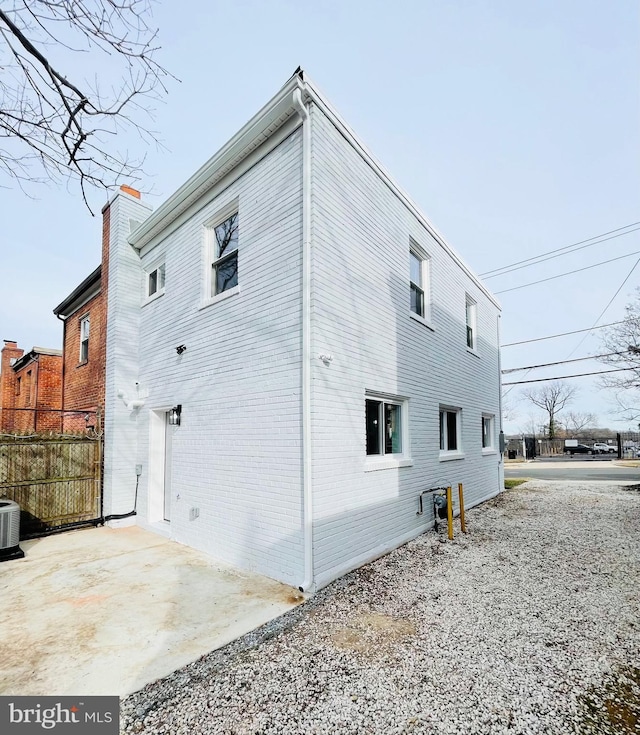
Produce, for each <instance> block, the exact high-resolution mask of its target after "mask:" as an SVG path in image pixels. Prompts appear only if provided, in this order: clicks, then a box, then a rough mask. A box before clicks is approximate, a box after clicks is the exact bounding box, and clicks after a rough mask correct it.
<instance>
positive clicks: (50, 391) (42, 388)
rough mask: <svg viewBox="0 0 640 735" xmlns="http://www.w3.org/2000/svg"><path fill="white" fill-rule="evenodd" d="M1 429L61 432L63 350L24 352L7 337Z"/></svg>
mask: <svg viewBox="0 0 640 735" xmlns="http://www.w3.org/2000/svg"><path fill="white" fill-rule="evenodd" d="M0 401H1V404H0V431H2V433H16V434H29V433H48V432H52V431H60V429H61V414H60V409H61V408H62V351H61V350H52V349H47V348H44V347H34V348H33V349H32V350H31V351H30V352H27V353H26V354H25V353H24V350H22V349H20V348H19V347H18V345H17V343H16V342H14V341H12V340H5V342H4V347H3V348H2V357H1V360H0Z"/></svg>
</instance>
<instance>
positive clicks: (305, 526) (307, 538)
mask: <svg viewBox="0 0 640 735" xmlns="http://www.w3.org/2000/svg"><path fill="white" fill-rule="evenodd" d="M293 104H294V106H295V109H296V111H297V112H298V114H299V115H300V117H301V118H302V467H303V469H302V506H303V507H302V533H303V538H304V580H303V581H302V583H301V584H300V586H299V589H300V591H301V592H308V591H309V590H311V591H313V485H312V477H311V469H312V464H311V122H310V119H309V111H308V109H307V107H306V106H305V104H304V103H303V101H302V93H301V91H300V89H299V88H298V89H295V90H294V91H293Z"/></svg>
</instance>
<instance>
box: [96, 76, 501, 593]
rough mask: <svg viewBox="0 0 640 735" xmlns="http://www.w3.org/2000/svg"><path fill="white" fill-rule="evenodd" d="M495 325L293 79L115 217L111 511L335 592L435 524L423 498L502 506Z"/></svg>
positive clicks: (243, 563) (485, 296)
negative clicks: (447, 494) (162, 193)
mask: <svg viewBox="0 0 640 735" xmlns="http://www.w3.org/2000/svg"><path fill="white" fill-rule="evenodd" d="M498 322H499V306H498V304H497V302H496V301H495V299H494V298H493V297H492V296H491V294H490V293H489V292H488V291H487V290H486V289H485V287H484V286H483V285H482V284H481V283H480V282H479V280H478V279H477V277H475V276H474V275H473V273H472V272H471V271H470V270H469V268H468V267H467V266H466V265H465V264H464V263H463V261H462V260H461V259H460V258H459V256H458V255H456V253H455V252H454V251H453V250H452V249H451V248H450V247H449V246H448V245H447V244H446V242H445V241H444V240H443V238H442V237H441V236H440V235H439V234H438V233H437V231H436V230H435V229H434V228H433V226H432V225H431V224H430V223H429V221H428V220H427V219H426V217H424V215H422V214H421V213H420V212H419V210H418V209H417V208H416V206H415V205H414V204H413V203H412V202H411V200H410V199H409V198H408V197H407V196H406V194H404V193H403V192H402V190H401V189H399V187H398V186H397V185H396V184H395V182H394V181H393V180H392V179H391V177H390V176H389V175H388V174H387V173H386V172H385V171H384V170H383V169H382V168H381V167H380V165H379V164H378V163H376V161H375V160H374V159H373V158H372V157H371V155H370V154H369V153H368V152H367V151H366V149H365V148H364V147H363V145H362V144H361V143H360V142H359V141H358V139H357V138H356V136H355V135H354V134H353V132H352V131H351V130H350V129H349V127H348V126H347V125H346V123H345V122H344V121H343V120H342V119H341V118H340V117H339V116H338V114H337V113H336V112H335V111H334V110H333V108H332V107H331V106H330V104H329V103H328V102H327V101H326V100H325V99H324V97H323V96H322V95H321V94H320V93H319V92H318V91H317V89H316V88H315V87H314V86H313V85H312V84H310V83H309V82H308V81H306V80H304V79H303V78H302V76H301V75H295V76H294V77H293V78H292V79H290V80H289V81H288V82H287V83H286V84H285V86H284V87H283V88H282V89H281V90H280V91H279V92H278V94H277V95H276V96H275V97H274V98H273V99H272V100H271V101H270V102H269V103H268V104H267V105H266V106H265V107H264V108H263V109H262V110H260V112H259V113H258V114H257V115H256V116H255V117H254V118H253V119H252V120H250V121H249V122H248V123H247V124H246V125H245V126H244V127H243V128H242V130H240V131H239V132H238V133H237V134H236V135H235V136H234V137H233V138H232V139H231V140H230V141H229V142H228V143H227V144H226V145H225V146H224V147H223V148H222V149H221V150H220V151H219V152H218V153H216V154H215V155H214V156H213V158H211V159H210V160H209V161H208V162H207V163H206V164H205V165H204V166H203V167H202V168H201V169H200V170H199V171H197V172H196V173H195V174H194V175H193V176H192V177H191V178H190V179H189V180H188V181H187V182H186V183H185V184H184V185H183V186H182V187H180V188H179V189H178V190H177V191H176V193H175V194H174V195H173V196H171V197H170V198H169V199H168V200H167V201H166V202H165V203H164V204H163V205H161V206H160V207H159V209H158V210H157V211H155V212H153V213H150V212H149V210H148V208H146V207H145V206H144V205H143V204H142V203H141V202H140V201H139V200H137V199H135V198H134V197H133V196H130V195H128V194H127V193H125V192H119V193H118V194H117V195H116V196H115V198H114V199H113V200H112V202H111V206H110V235H109V263H108V328H107V375H106V423H105V429H106V444H105V507H104V512H105V515H108V514H124V513H127V512H129V511H131V509H132V508H133V505H134V502H135V501H134V498H136V497H137V505H136V510H137V515H136V516H135V517H134V520H135V522H136V523H138V524H139V525H141V526H143V527H145V528H149V529H154V530H157V531H158V532H160V533H163V534H167V535H170V536H171V538H173V539H175V540H177V541H179V542H182V543H185V544H188V545H190V546H194V547H196V548H198V549H202V550H204V551H206V552H208V553H210V554H211V555H212V556H214V557H217V558H219V559H221V560H224V561H225V562H228V563H230V564H233V565H235V566H238V567H241V568H245V569H250V570H253V571H257V572H259V573H262V574H265V575H267V576H270V577H274V578H276V579H279V580H282V581H283V582H286V583H288V584H291V585H294V586H296V587H301V588H303V589H304V590H313V589H315V588H318V587H321V586H323V585H325V584H327V583H328V582H329V581H331V580H332V579H335V578H336V577H338V576H340V575H341V574H343V573H345V572H346V571H347V570H349V569H352V568H354V567H356V566H358V565H360V564H362V563H364V562H366V561H368V560H370V559H372V558H375V557H376V556H379V555H380V554H381V553H383V552H384V551H386V550H389V549H391V548H393V547H396V546H398V545H400V544H402V543H403V542H405V541H407V540H409V539H411V538H413V537H415V536H417V535H418V534H420V533H421V532H423V531H424V530H425V529H427V528H429V527H430V526H431V525H432V523H433V512H432V508H431V504H430V503H428V504H427V505H426V511H425V514H424V515H422V516H418V515H416V511H417V510H418V498H419V494H420V492H421V491H423V490H426V489H428V488H430V487H434V486H439V485H449V484H451V485H453V486H454V487H456V486H457V483H459V482H462V483H464V487H465V499H466V504H467V505H468V506H470V505H475V504H477V503H479V502H480V501H482V500H484V499H486V498H489V497H491V496H493V495H495V494H496V493H497V492H498V491H499V490H500V488H501V487H502V483H503V467H502V463H501V454H500V452H499V451H498V441H499V430H500V426H499V423H500V420H499V415H500V410H499V394H500V367H499V351H498ZM178 348H180V349H178ZM178 405H179V406H180V407H181V415H180V425H177V426H176V425H169V423H168V413H169V412H170V409H171V408H172V407H174V406H178ZM138 475H139V477H138ZM136 485H137V491H136ZM136 492H137V496H136ZM128 521H131V519H128Z"/></svg>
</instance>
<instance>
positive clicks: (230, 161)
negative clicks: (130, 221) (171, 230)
mask: <svg viewBox="0 0 640 735" xmlns="http://www.w3.org/2000/svg"><path fill="white" fill-rule="evenodd" d="M303 88H304V85H303V82H302V80H301V79H300V77H299V75H298V74H297V73H296V74H294V75H293V76H292V77H291V78H290V79H288V80H287V82H286V83H285V85H284V86H283V87H282V88H281V89H280V90H279V91H278V92H277V93H276V94H275V95H274V96H273V97H272V98H271V99H270V100H269V102H267V104H266V105H264V106H263V107H262V108H261V109H260V111H259V112H257V113H256V114H255V115H254V116H253V117H252V118H251V119H250V120H249V122H247V123H246V124H245V125H244V126H243V127H242V128H240V130H239V131H238V132H237V133H236V134H235V135H234V136H233V137H232V138H230V139H229V140H228V141H227V143H225V144H224V145H223V146H222V148H220V149H219V150H218V151H217V152H216V153H215V154H214V155H213V156H212V157H211V158H210V159H209V160H208V161H207V162H206V163H205V164H204V165H203V166H201V167H200V168H199V169H198V170H197V171H196V172H195V173H194V174H193V175H192V176H190V177H189V178H188V179H187V181H186V182H185V183H184V184H182V186H180V187H179V188H178V189H177V190H176V191H175V192H174V193H173V194H172V195H171V196H170V197H169V198H168V199H167V200H166V201H164V202H163V203H162V204H161V205H160V206H159V207H158V208H157V209H156V210H155V211H154V212H153V213H152V214H151V215H149V217H147V219H146V220H145V221H144V222H143V223H142V224H141V225H140V226H139V227H138V228H136V229H135V230H134V231H133V232H132V233H131V234H130V235H129V238H128V242H129V244H130V245H132V246H133V247H135V248H136V249H137V250H140V249H141V248H143V247H144V246H145V245H146V244H147V243H148V242H150V241H151V240H152V239H153V237H154V236H155V235H156V234H157V233H158V231H160V230H161V229H163V228H164V227H166V226H167V225H168V224H170V223H171V222H172V221H173V220H174V219H175V218H176V217H177V216H178V215H179V214H181V213H182V212H183V211H184V210H185V209H187V208H188V207H189V206H191V205H192V204H193V203H195V202H196V201H197V200H198V199H200V197H202V195H203V194H204V192H205V191H206V190H207V189H209V188H211V186H213V185H214V183H215V181H216V174H219V173H220V172H221V171H224V172H225V173H226V172H227V170H232V169H233V168H235V167H236V166H237V165H238V164H239V163H240V162H241V161H242V160H243V159H244V158H245V157H246V156H247V155H248V154H249V153H250V152H251V150H253V148H252V147H251V146H252V145H253V144H254V143H255V142H256V141H257V140H258V139H259V138H260V137H261V136H267V137H268V136H270V135H272V134H273V133H274V132H275V131H276V130H277V129H278V128H280V127H281V126H282V125H283V124H284V122H285V121H286V119H288V117H291V116H292V115H293V114H294V113H295V114H297V113H296V112H295V107H294V105H293V91H294V90H295V89H303ZM228 167H229V168H228Z"/></svg>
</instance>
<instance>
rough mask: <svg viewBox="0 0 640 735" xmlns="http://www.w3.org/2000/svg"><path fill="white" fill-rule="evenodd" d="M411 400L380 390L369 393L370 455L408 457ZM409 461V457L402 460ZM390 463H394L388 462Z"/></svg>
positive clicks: (368, 440) (401, 458) (367, 436)
mask: <svg viewBox="0 0 640 735" xmlns="http://www.w3.org/2000/svg"><path fill="white" fill-rule="evenodd" d="M408 425H409V424H408V401H407V400H406V399H404V398H398V397H395V396H386V395H381V394H373V393H371V394H367V396H366V400H365V434H366V451H367V457H369V458H371V459H378V460H380V459H384V458H385V457H386V458H387V459H390V460H395V461H396V465H395V466H397V460H408V457H407V455H408V454H409V436H408V433H409V429H408ZM405 463H406V464H410V460H408V461H407V462H404V461H403V462H402V464H403V465H404V464H405ZM389 466H391V465H389Z"/></svg>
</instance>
